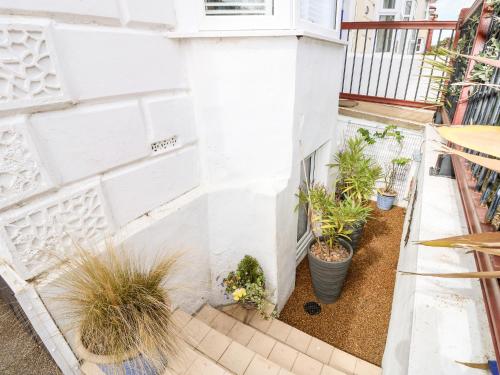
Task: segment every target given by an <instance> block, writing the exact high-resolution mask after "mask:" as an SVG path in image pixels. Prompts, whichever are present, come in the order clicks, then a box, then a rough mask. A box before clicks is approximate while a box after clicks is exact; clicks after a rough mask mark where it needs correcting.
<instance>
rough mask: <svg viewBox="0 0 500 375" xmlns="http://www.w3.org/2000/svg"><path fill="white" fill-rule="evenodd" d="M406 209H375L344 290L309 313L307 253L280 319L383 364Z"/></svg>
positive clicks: (346, 349) (343, 348) (374, 362)
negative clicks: (335, 298) (327, 302)
mask: <svg viewBox="0 0 500 375" xmlns="http://www.w3.org/2000/svg"><path fill="white" fill-rule="evenodd" d="M404 215H405V210H403V209H402V208H399V207H394V208H393V209H392V210H390V211H381V210H378V209H377V208H375V209H374V212H373V217H372V219H371V220H370V221H369V222H368V223H367V225H366V226H365V231H364V234H363V238H362V241H361V244H360V247H359V248H358V250H357V252H356V254H355V255H354V257H353V260H352V264H351V267H350V269H349V273H348V276H347V280H346V283H345V285H344V289H343V290H342V295H341V296H340V298H339V299H338V300H337V301H336V302H335V303H333V304H330V305H323V304H321V309H322V311H321V313H320V314H319V315H315V316H311V315H308V314H307V313H305V312H304V307H303V306H304V304H305V303H306V302H309V301H317V299H316V297H315V295H314V292H313V289H312V284H311V275H310V273H309V264H308V261H307V257H306V258H305V259H304V261H302V262H301V263H300V265H299V266H298V268H297V277H296V285H295V290H294V292H293V294H292V296H291V297H290V299H289V300H288V302H287V304H286V306H285V308H284V309H283V311H282V312H281V315H280V318H279V319H280V320H282V321H284V322H286V323H288V324H290V325H292V326H294V327H296V328H298V329H300V330H302V331H304V332H307V333H308V334H310V335H312V336H314V337H317V338H319V339H321V340H323V341H325V342H327V343H329V344H331V345H333V346H335V347H336V348H339V349H341V350H344V351H346V352H348V353H351V354H352V355H354V356H356V357H359V358H362V359H364V360H366V361H368V362H371V363H373V364H376V365H377V366H380V365H381V361H382V356H383V354H384V348H385V341H386V338H387V329H388V326H389V318H390V314H391V305H392V296H393V292H394V283H395V278H396V268H397V263H398V258H399V247H400V242H401V235H402V231H403V222H404Z"/></svg>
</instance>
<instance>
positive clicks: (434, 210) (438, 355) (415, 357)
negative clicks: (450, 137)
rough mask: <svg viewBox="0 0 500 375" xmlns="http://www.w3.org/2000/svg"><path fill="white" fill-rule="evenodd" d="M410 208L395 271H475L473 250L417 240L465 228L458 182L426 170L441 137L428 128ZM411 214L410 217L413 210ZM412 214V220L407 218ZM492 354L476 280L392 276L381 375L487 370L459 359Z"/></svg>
mask: <svg viewBox="0 0 500 375" xmlns="http://www.w3.org/2000/svg"><path fill="white" fill-rule="evenodd" d="M425 136H426V142H425V144H424V159H423V162H422V168H421V170H420V178H419V182H418V186H417V193H416V194H417V200H416V202H415V207H414V209H413V208H412V207H409V211H408V214H407V223H406V225H405V233H406V231H408V230H409V231H410V233H409V238H408V243H407V245H406V246H405V243H404V241H405V235H403V239H402V244H401V254H400V259H399V264H398V270H400V271H410V272H424V273H425V272H427V273H452V272H468V271H475V269H476V267H475V262H474V256H473V254H465V252H464V251H459V250H450V249H439V248H428V247H424V246H419V245H415V241H422V240H429V239H437V238H444V237H449V236H456V235H461V234H466V233H467V225H466V223H465V218H464V215H463V211H462V208H461V207H460V206H459V204H460V203H459V202H460V196H459V194H460V193H459V191H458V188H457V184H456V181H455V180H453V179H448V178H443V177H436V176H430V175H429V168H430V167H431V166H435V164H436V160H437V156H438V152H437V151H436V150H435V149H436V147H435V146H434V143H433V142H434V140H440V138H439V136H438V135H437V134H436V133H435V131H434V130H433V129H431V128H427V131H426V134H425ZM411 214H413V215H411ZM410 217H412V219H411V222H408V220H409V219H410ZM492 358H494V354H493V349H492V341H491V336H490V333H489V328H488V321H487V318H486V312H485V310H484V302H483V300H482V293H481V286H480V282H479V281H478V280H476V279H470V280H464V279H439V278H431V277H429V278H426V277H415V276H404V275H400V274H398V275H397V278H396V289H395V291H394V300H393V306H392V314H391V321H390V326H389V333H388V338H387V345H386V349H385V353H384V358H383V361H382V368H383V369H384V375H385V374H387V375H393V374H394V375H399V374H408V375H427V374H471V375H473V374H487V373H488V372H487V371H483V370H477V369H472V368H469V367H466V366H463V365H460V364H458V363H457V362H456V361H460V362H469V363H484V362H486V361H487V360H488V359H492Z"/></svg>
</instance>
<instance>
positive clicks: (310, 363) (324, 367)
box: [197, 305, 347, 375]
mask: <svg viewBox="0 0 500 375" xmlns="http://www.w3.org/2000/svg"><path fill="white" fill-rule="evenodd" d="M230 312H231V313H233V316H231V315H229V314H226V313H224V312H222V311H219V310H217V309H214V308H213V307H211V306H209V305H205V306H204V307H203V308H202V309H201V310H200V311H199V312H198V314H197V317H198V319H200V320H202V321H204V322H205V323H207V324H208V325H210V326H211V327H212V328H213V329H215V330H217V331H218V332H220V333H223V334H226V335H228V336H229V337H231V338H232V339H233V340H235V341H237V342H239V343H240V344H241V345H244V346H246V347H247V348H249V349H251V350H253V351H255V352H256V353H258V354H259V355H261V356H262V357H264V358H267V359H268V360H271V361H272V362H274V363H276V364H278V365H279V366H281V367H282V368H285V369H287V370H288V371H291V372H292V373H293V374H296V375H345V374H347V373H346V372H345V371H342V370H341V369H339V368H335V367H332V366H331V365H330V364H329V363H328V361H329V359H330V357H331V353H329V355H328V358H323V359H324V361H323V362H321V361H320V360H318V359H316V358H313V357H312V356H311V355H309V354H307V352H306V350H307V346H308V345H309V344H310V341H311V340H309V337H307V336H308V335H306V334H305V333H303V332H301V331H299V330H296V332H295V331H294V334H295V335H296V336H297V337H296V338H295V339H294V340H292V341H293V343H292V345H291V344H290V342H286V337H284V336H283V335H280V334H279V333H278V332H274V331H273V332H272V333H274V334H275V335H274V336H272V335H270V334H269V330H268V329H267V328H268V326H270V325H271V324H273V323H274V322H279V320H276V319H274V320H265V319H262V320H259V321H257V318H254V317H253V315H252V318H251V319H248V318H249V316H248V315H247V314H248V312H247V310H244V309H242V310H234V311H232V310H231V311H230ZM259 316H260V315H259ZM245 322H248V323H250V324H245ZM252 323H255V324H254V326H251V324H252ZM280 323H281V322H280ZM275 336H278V337H275ZM281 339H283V340H281ZM303 339H306V340H308V342H307V343H305V344H304V343H303ZM332 351H333V348H332Z"/></svg>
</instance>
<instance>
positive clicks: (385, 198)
mask: <svg viewBox="0 0 500 375" xmlns="http://www.w3.org/2000/svg"><path fill="white" fill-rule="evenodd" d="M410 161H411V159H409V158H402V157H398V158H394V159H392V160H391V164H390V165H389V168H388V169H387V172H386V173H385V176H384V187H383V188H381V189H378V191H377V207H378V208H379V209H381V210H384V211H388V210H390V209H391V208H392V206H393V205H394V201H395V200H396V197H397V195H398V193H397V192H396V190H395V189H394V186H395V184H396V178H397V177H398V174H399V173H400V172H402V171H403V170H404V168H405V167H406V165H408V164H409V163H410Z"/></svg>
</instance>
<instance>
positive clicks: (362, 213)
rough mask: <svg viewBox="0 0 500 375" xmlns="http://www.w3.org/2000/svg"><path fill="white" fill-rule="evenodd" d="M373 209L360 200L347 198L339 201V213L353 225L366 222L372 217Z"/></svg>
mask: <svg viewBox="0 0 500 375" xmlns="http://www.w3.org/2000/svg"><path fill="white" fill-rule="evenodd" d="M372 212H373V209H372V208H371V207H370V206H367V205H362V204H360V203H359V202H356V201H354V200H352V199H351V198H349V197H348V198H346V199H344V200H342V201H339V202H338V213H339V215H340V216H341V217H343V218H344V220H345V221H346V222H347V223H352V224H350V225H351V226H358V225H361V224H363V223H366V222H367V221H368V219H369V218H370V215H371V213H372Z"/></svg>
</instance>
